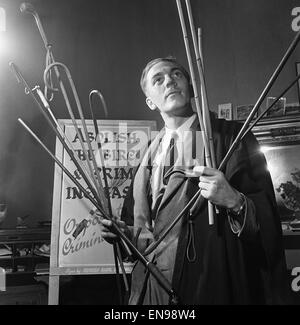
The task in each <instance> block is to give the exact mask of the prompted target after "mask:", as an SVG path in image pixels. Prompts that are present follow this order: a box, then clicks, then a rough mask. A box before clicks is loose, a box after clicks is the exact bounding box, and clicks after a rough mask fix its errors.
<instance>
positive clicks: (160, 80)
mask: <svg viewBox="0 0 300 325" xmlns="http://www.w3.org/2000/svg"><path fill="white" fill-rule="evenodd" d="M162 81H163V78H161V77H159V78H155V79H154V81H153V84H154V85H155V84H161V83H162Z"/></svg>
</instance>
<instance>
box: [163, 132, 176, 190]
mask: <svg viewBox="0 0 300 325" xmlns="http://www.w3.org/2000/svg"><path fill="white" fill-rule="evenodd" d="M177 139H178V135H177V133H176V132H174V133H172V136H171V139H170V143H169V146H168V150H167V152H166V157H165V162H164V168H163V184H164V185H167V182H166V179H165V175H166V174H167V172H168V171H169V170H170V169H172V168H173V167H174V164H175V162H176V160H177V158H178V152H177V145H176V141H177Z"/></svg>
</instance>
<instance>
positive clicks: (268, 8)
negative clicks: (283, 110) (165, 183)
mask: <svg viewBox="0 0 300 325" xmlns="http://www.w3.org/2000/svg"><path fill="white" fill-rule="evenodd" d="M21 3H22V1H20V0H0V6H1V7H3V8H5V10H6V13H7V31H6V32H5V33H1V35H0V200H1V201H5V200H6V201H7V203H8V217H7V219H6V220H5V221H4V223H3V225H2V227H4V228H9V227H15V226H16V220H17V217H22V216H25V215H28V216H29V217H28V218H27V219H26V221H27V224H28V225H29V226H36V225H37V223H38V222H40V221H47V220H51V213H52V192H53V177H54V164H53V162H52V161H51V160H50V159H49V157H48V156H47V155H46V154H45V153H44V152H43V151H42V150H41V148H40V147H39V146H38V145H37V144H36V143H35V142H34V141H33V140H32V139H31V138H30V137H29V136H28V134H27V133H26V132H25V130H24V129H23V128H22V127H21V126H20V125H19V124H18V123H17V118H18V117H21V118H22V119H23V120H24V121H25V122H26V123H28V124H29V125H30V127H31V128H32V129H33V130H34V131H35V132H36V133H37V134H38V135H39V137H40V138H41V139H42V141H43V142H44V143H45V144H46V145H47V146H48V147H49V148H50V149H51V150H54V147H55V137H54V135H53V133H52V131H51V130H50V129H49V127H48V125H47V123H46V121H45V119H44V118H43V116H42V115H41V113H40V112H39V110H38V109H37V107H36V106H35V104H34V102H33V100H32V98H31V97H29V96H26V95H25V94H24V89H23V86H22V85H20V84H17V82H16V80H15V78H14V76H13V74H12V73H11V71H10V69H9V66H8V63H9V62H10V61H13V62H14V63H15V64H17V65H18V67H19V68H20V69H21V71H22V73H23V75H24V77H25V78H26V80H27V81H28V82H29V83H30V84H31V85H32V86H34V85H40V86H41V87H42V88H43V81H42V76H43V71H44V68H45V56H46V52H45V48H44V45H43V42H42V40H41V37H40V34H39V32H38V29H37V27H36V25H35V22H34V19H33V17H32V16H31V15H28V14H24V13H21V12H20V10H19V6H20V4H21ZM31 3H32V4H33V5H34V7H35V9H36V11H37V12H38V14H39V16H40V18H41V20H42V23H43V27H44V30H45V32H46V35H47V38H48V40H49V42H50V43H51V44H52V45H53V54H54V57H55V58H56V60H57V61H60V62H62V63H64V64H66V65H67V66H68V68H69V69H70V71H71V73H72V77H73V80H74V82H75V85H76V88H77V91H78V93H79V96H80V99H81V101H82V106H83V108H84V112H85V116H86V118H90V116H89V114H88V94H89V92H90V91H91V90H92V89H99V90H100V91H101V92H102V93H103V95H104V97H105V100H106V103H107V105H108V108H109V118H110V119H120V120H121V119H133V120H157V121H158V126H159V127H161V126H162V123H161V121H160V116H159V115H158V114H157V113H153V112H152V111H150V110H149V109H148V108H147V106H146V104H145V99H144V95H143V93H142V92H141V90H140V88H139V78H140V73H141V70H142V69H143V67H144V65H145V64H146V63H147V61H148V60H150V59H152V58H154V57H158V56H166V55H170V54H171V55H174V56H176V57H177V58H178V59H179V60H180V61H182V62H183V63H184V64H185V65H187V60H186V55H185V49H184V44H183V38H182V33H181V28H180V23H179V18H178V13H177V7H176V1H175V0H101V1H99V0H72V1H71V0H69V1H67V0H51V1H46V0H31ZM191 4H192V8H193V14H194V19H195V24H196V26H197V27H201V28H202V30H203V54H204V64H205V76H206V79H207V88H208V95H209V102H210V108H211V110H213V111H217V106H218V104H221V103H228V102H230V103H232V104H233V106H236V105H243V104H254V103H255V102H256V101H257V99H258V97H259V95H260V94H261V92H262V90H263V89H264V87H265V85H266V84H267V82H268V81H269V78H270V76H271V75H272V73H273V72H274V70H275V68H276V66H277V65H278V63H279V61H280V60H281V58H282V56H283V54H284V53H285V51H286V49H287V48H288V46H289V45H290V43H291V41H292V39H293V38H294V36H295V34H296V33H295V31H293V30H292V27H291V24H292V20H293V19H294V17H293V16H292V14H291V12H292V9H293V8H294V7H297V5H299V2H298V1H292V0H285V1H282V0H267V1H260V0H251V1H248V0H226V1H223V0H205V1H200V0H191ZM299 54H300V49H299V48H297V49H296V51H295V52H294V54H293V55H292V57H291V58H290V60H289V62H288V63H287V65H286V67H285V69H284V71H283V72H282V73H281V75H280V77H279V78H278V80H277V82H276V83H275V86H274V87H273V89H272V90H271V92H270V93H269V95H270V96H277V95H278V94H279V93H280V92H281V91H282V89H284V88H286V87H287V85H288V84H289V82H290V81H291V80H292V79H294V78H295V62H296V61H298V60H299V61H300V58H299ZM286 97H287V102H288V103H291V102H297V101H298V93H297V89H296V87H295V88H294V89H292V90H291V91H290V92H289V93H288V94H287V96H286ZM52 110H53V112H54V114H55V116H56V117H57V118H69V116H68V113H67V109H66V107H65V105H64V101H63V100H62V96H61V95H60V94H58V95H56V97H55V100H54V101H53V104H52ZM97 118H99V119H101V118H103V114H102V113H101V110H100V109H99V111H98V112H97Z"/></svg>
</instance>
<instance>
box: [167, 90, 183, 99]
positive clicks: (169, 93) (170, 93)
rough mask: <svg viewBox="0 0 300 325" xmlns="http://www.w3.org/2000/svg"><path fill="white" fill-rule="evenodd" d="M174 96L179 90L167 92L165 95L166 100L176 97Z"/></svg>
mask: <svg viewBox="0 0 300 325" xmlns="http://www.w3.org/2000/svg"><path fill="white" fill-rule="evenodd" d="M176 94H180V90H172V91H169V92H168V93H167V95H166V98H168V97H169V96H171V95H176Z"/></svg>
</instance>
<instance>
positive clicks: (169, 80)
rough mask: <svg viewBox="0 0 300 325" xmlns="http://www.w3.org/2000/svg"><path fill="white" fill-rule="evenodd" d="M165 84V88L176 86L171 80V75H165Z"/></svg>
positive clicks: (172, 79)
mask: <svg viewBox="0 0 300 325" xmlns="http://www.w3.org/2000/svg"><path fill="white" fill-rule="evenodd" d="M165 84H166V86H167V87H168V86H170V85H174V84H175V85H176V81H175V79H174V78H172V76H171V75H169V74H168V75H166V76H165Z"/></svg>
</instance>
